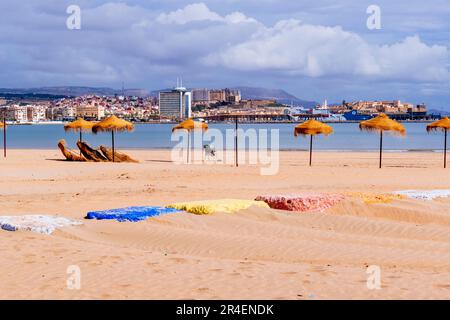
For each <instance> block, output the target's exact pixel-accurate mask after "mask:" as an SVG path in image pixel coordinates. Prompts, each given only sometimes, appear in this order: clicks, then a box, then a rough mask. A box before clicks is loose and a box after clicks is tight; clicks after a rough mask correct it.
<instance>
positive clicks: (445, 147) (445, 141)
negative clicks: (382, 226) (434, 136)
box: [5, 126, 447, 169]
mask: <svg viewBox="0 0 450 320" xmlns="http://www.w3.org/2000/svg"><path fill="white" fill-rule="evenodd" d="M5 127H6V126H5ZM444 136H445V138H444V169H445V168H447V128H445V129H444Z"/></svg>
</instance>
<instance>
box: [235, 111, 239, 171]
mask: <svg viewBox="0 0 450 320" xmlns="http://www.w3.org/2000/svg"><path fill="white" fill-rule="evenodd" d="M234 139H235V141H234V151H235V157H236V167H239V153H238V117H237V116H236V118H235V137H234Z"/></svg>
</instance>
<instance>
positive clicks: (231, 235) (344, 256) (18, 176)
mask: <svg viewBox="0 0 450 320" xmlns="http://www.w3.org/2000/svg"><path fill="white" fill-rule="evenodd" d="M127 152H128V153H129V154H130V155H132V156H133V157H135V158H137V159H138V160H140V163H138V164H123V163H121V164H117V163H115V164H113V163H70V162H65V161H61V160H62V155H61V154H60V152H59V150H56V149H55V150H11V151H9V154H8V158H7V159H3V158H1V159H0V168H1V170H0V190H1V193H0V204H1V205H0V214H1V215H25V214H51V215H59V216H63V217H69V218H73V219H79V220H82V221H83V225H82V226H74V227H68V228H63V229H60V230H57V231H56V232H55V233H54V234H52V235H41V234H37V233H31V232H23V231H18V232H8V231H3V230H0V249H1V252H2V258H1V259H0V269H1V270H2V272H1V273H0V299H17V298H24V299H49V298H51V299H392V298H394V299H406V298H409V299H429V298H434V299H448V298H450V198H441V199H436V200H433V201H422V200H415V199H398V200H394V201H392V202H391V203H376V204H366V203H364V202H363V201H362V200H361V199H359V198H357V197H354V198H346V199H345V200H344V201H342V202H340V203H338V204H337V205H336V206H334V207H332V208H330V209H327V210H325V211H323V212H308V213H296V212H288V211H280V210H274V209H263V208H256V207H252V208H250V209H247V210H244V211H241V212H239V213H236V214H225V213H217V214H214V215H208V216H198V215H193V214H190V213H181V214H169V215H165V216H161V217H156V218H151V219H148V220H146V221H142V222H138V223H131V222H122V223H121V222H116V221H94V220H84V219H83V218H84V216H85V215H86V213H87V212H88V211H92V210H104V209H111V208H120V207H127V206H135V205H136V206H137V205H166V204H170V203H174V202H180V201H190V200H204V199H221V198H238V199H249V200H252V199H254V198H255V197H256V196H258V195H262V194H286V193H298V192H311V191H313V192H325V193H342V194H350V193H357V192H366V193H387V192H392V191H397V190H408V189H418V190H432V189H450V170H449V169H447V170H445V169H443V168H442V154H441V153H433V152H423V153H419V152H403V153H385V154H384V168H382V169H378V168H377V165H378V154H377V153H376V152H315V153H314V165H313V167H311V168H310V167H308V166H307V163H308V153H307V152H301V151H295V152H294V151H284V152H281V155H280V157H281V158H280V170H279V173H278V174H276V175H273V176H263V175H260V168H259V167H258V166H257V165H241V166H240V167H239V168H235V167H233V166H231V165H222V164H219V163H218V164H213V163H211V164H208V165H202V164H192V165H176V164H174V163H172V162H171V161H170V151H169V150H129V151H127ZM71 265H76V266H79V267H80V270H81V288H80V290H69V289H68V288H67V284H66V281H67V277H68V274H67V268H68V266H71ZM370 265H377V266H379V267H380V269H381V289H379V290H369V289H368V287H367V277H368V275H367V273H366V271H367V267H368V266H370Z"/></svg>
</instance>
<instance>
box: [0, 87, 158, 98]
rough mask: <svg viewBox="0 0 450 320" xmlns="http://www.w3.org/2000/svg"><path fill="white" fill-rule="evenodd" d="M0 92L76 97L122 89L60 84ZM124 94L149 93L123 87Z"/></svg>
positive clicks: (110, 92)
mask: <svg viewBox="0 0 450 320" xmlns="http://www.w3.org/2000/svg"><path fill="white" fill-rule="evenodd" d="M0 94H48V95H59V96H68V97H78V96H83V95H98V96H114V95H116V94H117V95H121V94H122V90H121V89H113V88H107V87H77V86H61V87H41V88H24V89H15V88H12V89H7V88H0ZM124 94H125V95H135V96H142V97H145V96H148V95H149V92H148V91H147V90H144V89H125V90H124Z"/></svg>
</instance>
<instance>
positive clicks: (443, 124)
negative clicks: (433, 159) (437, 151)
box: [427, 117, 450, 168]
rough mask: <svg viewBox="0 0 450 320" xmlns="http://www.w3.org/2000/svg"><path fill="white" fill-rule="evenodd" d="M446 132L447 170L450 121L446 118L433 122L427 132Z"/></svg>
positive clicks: (445, 156) (445, 166)
mask: <svg viewBox="0 0 450 320" xmlns="http://www.w3.org/2000/svg"><path fill="white" fill-rule="evenodd" d="M437 130H442V131H444V168H447V131H449V130H450V119H449V118H448V117H444V118H442V119H441V120H438V121H436V122H433V123H431V124H429V125H428V126H427V131H428V132H430V131H437Z"/></svg>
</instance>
